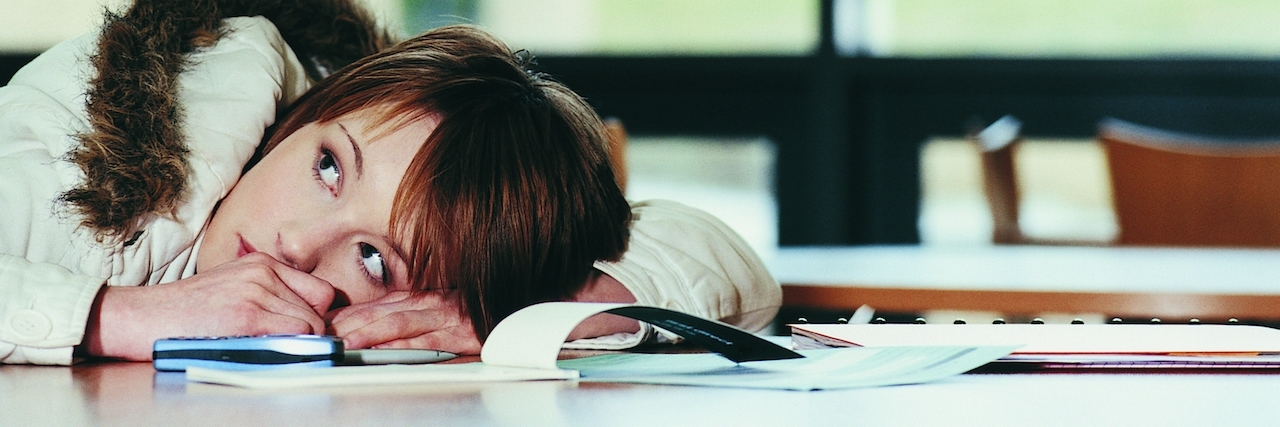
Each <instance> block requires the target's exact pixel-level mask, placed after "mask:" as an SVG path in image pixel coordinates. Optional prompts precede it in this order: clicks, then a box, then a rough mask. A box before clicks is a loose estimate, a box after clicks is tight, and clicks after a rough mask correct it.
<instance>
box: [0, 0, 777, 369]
mask: <svg viewBox="0 0 1280 427" xmlns="http://www.w3.org/2000/svg"><path fill="white" fill-rule="evenodd" d="M178 3H181V2H174V4H168V3H166V2H164V1H154V2H151V1H139V2H138V3H137V4H135V5H134V7H133V8H132V9H131V10H130V12H129V13H128V14H126V15H125V19H124V20H125V21H128V20H129V19H131V18H130V17H133V18H136V19H135V21H136V22H135V23H134V24H133V25H136V26H140V27H141V28H150V27H151V26H150V25H148V24H147V20H148V19H154V18H153V17H154V16H157V15H164V14H165V13H173V11H172V10H170V9H166V7H167V8H176V9H181V8H183V7H185V6H183V5H181V4H178ZM197 3H201V2H197ZM320 3H325V4H332V3H335V2H332V1H322V2H320ZM336 3H343V2H336ZM202 4H203V3H202ZM224 12H225V11H224ZM182 13H186V14H192V13H193V12H190V11H185V12H181V13H178V15H182ZM194 14H196V15H204V14H208V11H198V12H194ZM223 14H225V13H223ZM285 21H288V20H287V19H283V18H279V17H277V18H275V22H277V23H279V22H285ZM119 22H120V21H115V22H113V23H111V24H108V26H107V27H106V28H107V29H106V30H105V31H104V32H103V33H102V34H101V35H99V34H94V35H90V36H86V37H82V38H81V39H77V40H74V41H71V42H68V43H64V44H62V45H59V46H57V47H55V48H53V49H51V50H50V51H48V52H46V53H45V54H43V55H41V56H40V57H39V58H37V59H36V60H35V61H33V62H32V63H31V64H30V65H28V66H27V67H25V68H24V69H23V70H22V71H20V72H19V73H18V74H17V75H15V76H14V78H13V80H12V81H11V82H10V84H9V86H7V87H4V88H0V167H3V168H4V169H5V170H6V171H7V173H6V174H4V175H0V217H2V218H3V219H4V220H3V221H2V222H0V361H3V362H4V363H37V364H68V363H71V361H72V357H73V351H79V354H82V355H88V356H106V357H117V358H125V359H132V360H148V359H149V358H150V346H151V343H152V342H153V341H154V340H155V339H158V338H164V337H170V336H203V335H252V334H263V333H334V334H337V335H339V336H343V337H344V339H346V340H347V344H348V345H349V346H351V347H353V348H358V347H369V346H386V347H431V348H440V349H445V350H452V351H456V352H461V353H475V352H477V351H478V350H479V345H480V342H481V341H482V340H483V338H484V336H485V334H486V333H487V332H488V331H489V330H490V329H491V328H492V327H493V326H494V325H495V324H496V323H497V322H498V321H499V320H501V319H502V318H503V317H505V316H506V315H508V314H510V313H511V312H514V311H515V310H517V309H519V308H521V307H524V306H527V305H529V304H533V303H536V302H540V301H549V300H584V301H617V302H638V303H642V304H651V305H661V306H666V307H671V308H675V309H680V310H684V311H687V312H691V313H693V314H698V315H702V316H705V317H710V318H716V319H722V320H725V321H728V322H732V323H737V324H739V325H741V326H744V327H748V328H756V329H758V328H760V327H763V326H764V325H765V324H767V322H768V321H769V320H770V319H771V318H772V316H773V314H774V312H775V311H776V308H777V306H778V304H779V302H780V290H779V289H778V286H777V283H776V282H774V281H773V279H772V278H771V277H770V276H769V274H768V273H767V272H766V271H765V270H764V269H763V268H762V266H761V265H760V263H759V260H758V259H757V258H756V256H755V255H754V254H753V253H751V251H750V249H748V248H747V246H746V245H745V244H744V243H743V242H742V241H741V239H739V238H737V236H735V235H733V233H732V232H731V231H729V230H728V229H727V228H726V227H724V226H723V224H721V223H719V222H718V221H716V220H715V219H714V218H710V217H709V216H707V215H705V214H702V213H700V212H697V211H695V210H692V209H689V208H687V207H683V206H680V205H676V204H673V203H670V202H652V203H647V204H638V205H636V206H633V207H630V208H628V206H627V204H626V201H625V200H624V199H623V198H622V195H621V192H620V191H619V190H618V188H617V185H616V183H615V182H614V180H613V176H612V171H611V170H610V168H609V166H608V162H607V153H605V152H604V147H605V144H604V132H603V127H602V126H601V124H600V120H599V118H598V117H597V116H596V115H595V113H594V112H593V111H592V110H591V108H590V107H589V106H588V105H587V104H586V103H585V102H584V101H583V100H582V99H581V98H579V97H578V96H577V95H575V94H573V92H571V91H569V90H568V89H566V88H564V86H562V85H560V84H558V83H555V82H553V81H550V80H549V79H547V78H546V77H545V76H542V75H540V74H537V73H534V72H531V71H529V70H527V69H526V67H525V64H524V62H523V61H522V60H521V58H522V56H521V55H517V54H514V53H512V52H511V51H510V50H509V49H507V48H506V47H505V46H504V45H502V44H501V43H499V42H497V41H496V40H495V39H493V38H492V37H490V36H488V35H487V34H485V33H483V32H481V31H479V30H476V29H473V28H468V27H447V28H443V29H438V30H433V31H431V32H429V33H427V34H424V35H422V36H419V37H416V38H414V39H411V40H408V41H405V42H402V43H399V44H397V45H395V46H393V47H391V48H390V49H386V50H382V51H380V52H378V53H376V54H374V55H372V56H369V57H366V58H364V59H360V60H358V61H356V62H355V63H353V64H351V65H350V66H347V67H345V68H342V69H341V70H339V71H337V72H335V73H334V74H333V75H332V76H328V77H327V78H325V79H323V80H321V81H320V82H319V83H318V84H316V85H315V86H314V87H310V86H311V85H312V79H313V78H314V76H316V75H317V74H323V73H322V72H323V71H325V70H324V69H326V68H328V69H330V70H331V69H332V68H333V67H332V62H330V63H327V64H329V65H327V66H324V67H317V66H315V65H316V64H324V63H325V62H324V61H322V60H317V59H315V58H317V57H316V56H311V55H304V56H303V57H302V58H301V59H302V60H301V61H300V60H299V58H298V56H297V55H296V54H295V52H294V49H290V44H287V43H285V41H284V39H283V38H282V37H281V35H280V31H278V30H277V27H276V26H275V25H273V23H272V21H270V20H268V19H266V18H263V17H254V18H247V17H246V18H230V19H226V20H225V21H221V22H220V23H219V24H218V25H217V26H216V27H214V28H213V30H212V31H208V30H207V29H206V30H205V31H192V32H191V34H189V35H188V36H187V39H188V40H193V41H194V42H192V43H194V45H195V46H203V47H199V48H197V49H194V51H193V52H192V53H190V54H186V55H183V56H181V57H180V58H178V59H179V60H181V64H179V66H175V67H172V68H168V69H167V70H168V72H169V73H171V74H172V77H173V78H174V79H175V80H174V81H173V82H171V85H172V87H174V92H173V94H172V95H173V96H172V97H169V98H165V97H163V96H160V97H159V98H162V99H161V100H160V101H156V100H155V99H152V98H157V97H156V96H152V95H149V94H144V95H143V96H141V98H143V100H144V101H146V102H141V103H134V104H129V105H143V106H152V107H147V108H132V109H130V108H121V107H119V106H118V105H117V104H118V102H117V101H118V100H117V99H116V98H115V97H122V98H130V96H132V95H130V94H125V95H113V94H118V93H119V92H111V91H105V90H103V86H104V84H103V81H104V80H106V81H110V78H105V79H104V75H105V76H107V77H110V76H112V75H115V74H118V73H119V72H120V71H121V70H118V69H112V68H110V67H111V66H113V64H116V63H114V62H112V61H113V60H117V59H121V58H116V57H111V56H110V55H106V56H108V57H106V58H104V55H105V54H104V52H110V51H111V50H110V49H111V47H112V46H113V45H117V44H120V43H124V44H128V43H131V41H130V40H135V39H129V38H127V37H120V38H115V37H116V36H113V34H114V33H113V32H112V31H113V30H115V29H117V27H116V26H114V24H116V23H119ZM166 28H167V27H166ZM284 32H285V33H289V32H290V30H288V29H286V30H285V31H284ZM192 34H193V35H192ZM362 34H370V33H368V32H364V33H362ZM300 50H301V49H300ZM122 56H123V57H125V59H128V58H136V57H148V56H147V55H122ZM152 56H155V55H152ZM168 61H169V62H173V61H174V60H172V59H170V60H168ZM123 62H124V65H125V66H126V67H127V66H130V65H129V63H128V61H123ZM163 62H164V61H162V63H163ZM304 63H310V65H311V66H310V67H306V66H303V64H304ZM162 68H163V67H162ZM128 74H129V75H135V74H145V73H128ZM158 74H160V77H161V78H160V79H157V80H145V81H139V82H136V83H135V84H137V85H139V86H141V87H151V86H154V85H155V82H156V81H162V82H163V81H164V79H163V77H164V76H163V74H165V73H164V72H163V70H162V72H160V73H158ZM95 75H96V76H97V77H96V78H94V79H89V77H91V76H95ZM308 76H312V78H308ZM151 77H155V76H151ZM125 83H126V84H125V86H126V87H127V83H128V82H125ZM148 85H150V86H148ZM160 86H163V84H161V85H160ZM304 92H305V94H304ZM86 93H87V94H89V95H88V96H87V97H86V96H85V95H83V94H86ZM295 99H296V100H297V101H296V102H294V101H295ZM286 106H289V107H288V108H289V110H288V113H287V114H286V115H284V116H283V117H284V118H283V119H282V120H281V121H280V122H279V123H278V124H275V125H274V126H273V127H272V128H271V129H270V130H268V126H271V125H272V124H273V122H274V118H275V117H276V113H277V111H278V110H283V109H285V108H286ZM121 116H123V117H121ZM113 117H114V119H113ZM138 123H147V125H143V126H139V125H138ZM165 129H170V130H176V131H172V132H162V130H165ZM156 135H162V136H163V137H162V138H158V139H160V140H162V141H160V142H172V140H173V139H178V140H180V141H182V143H180V144H176V148H175V147H168V148H166V147H164V146H161V147H160V148H156V147H155V145H154V144H142V146H143V147H142V148H141V149H138V148H133V149H123V148H121V147H133V145H138V144H136V142H137V141H138V140H142V141H148V140H150V139H156V137H155V136H156ZM264 135H267V138H266V142H265V143H263V144H259V141H262V140H263V136H264ZM130 144H133V145H130ZM135 151H141V152H140V153H138V154H137V156H138V157H139V158H138V159H135V160H136V161H133V162H132V163H129V162H126V163H129V164H132V165H134V166H138V165H141V166H140V167H134V168H133V169H130V168H129V167H115V166H111V165H114V164H113V163H111V162H112V160H111V157H112V156H119V155H121V153H125V155H129V154H133V153H134V152H135ZM175 164H176V165H179V167H176V168H171V166H173V165H175ZM104 165H105V166H104ZM104 170H105V172H104ZM163 171H178V173H174V172H168V173H161V172H163ZM242 171H243V176H242ZM131 172H132V174H131ZM113 174H114V175H113ZM138 175H141V176H144V177H145V179H141V180H138V179H134V178H135V177H136V176H138ZM103 177H106V178H103ZM155 177H160V178H159V179H153V178H155ZM135 181H144V182H146V181H149V182H150V183H151V185H150V186H147V185H143V186H142V189H139V187H138V186H131V185H126V184H130V183H133V182H135ZM156 187H159V188H161V190H164V191H161V192H160V193H161V196H151V194H153V193H155V192H154V191H151V189H154V188H156ZM165 187H170V188H165ZM173 188H177V189H178V190H179V191H176V192H172V191H169V190H172V189H173ZM166 192H169V193H171V196H172V195H174V194H176V197H170V198H169V199H168V200H169V201H168V202H165V200H166V196H164V195H163V194H164V193H166ZM95 194H96V195H98V196H96V199H95V196H94V195H95ZM138 194H145V195H147V196H146V197H142V199H143V201H141V202H129V203H124V205H129V204H130V203H135V204H141V205H143V206H145V209H142V210H141V213H140V214H136V215H128V214H126V215H124V217H125V218H124V220H120V215H119V214H118V213H117V210H113V209H109V208H103V206H108V207H109V206H111V205H112V204H113V203H115V202H116V201H118V200H120V199H126V198H127V197H126V196H136V195H138ZM94 200H98V202H95V201H94ZM129 200H132V199H129ZM117 204H118V203H117ZM624 252H625V253H624ZM103 285H107V286H103ZM140 285H158V286H140ZM653 334H654V331H652V330H651V328H650V327H649V326H647V325H638V324H636V323H635V322H630V321H623V320H619V319H608V318H600V319H592V320H591V321H589V322H588V323H584V325H583V326H582V327H580V328H579V330H578V331H575V334H574V337H573V338H588V339H587V340H584V341H579V342H578V344H579V345H582V346H590V347H598V348H620V347H626V346H630V345H634V344H636V343H638V342H640V341H642V340H644V339H646V338H648V337H649V336H651V335H653Z"/></svg>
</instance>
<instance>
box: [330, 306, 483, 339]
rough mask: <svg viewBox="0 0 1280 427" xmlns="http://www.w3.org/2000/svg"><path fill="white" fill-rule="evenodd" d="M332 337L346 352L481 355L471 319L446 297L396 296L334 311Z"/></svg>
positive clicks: (331, 314) (332, 315)
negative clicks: (418, 350) (411, 350)
mask: <svg viewBox="0 0 1280 427" xmlns="http://www.w3.org/2000/svg"><path fill="white" fill-rule="evenodd" d="M329 317H330V318H331V319H332V321H331V324H332V329H331V331H330V332H331V333H333V334H334V335H337V336H340V337H342V340H343V341H344V344H345V345H346V347H347V348H370V347H376V348H427V349H433V350H443V351H448V352H450V353H455V354H480V340H479V339H478V338H476V332H475V328H473V327H472V326H471V325H472V324H471V318H470V317H467V316H465V315H459V314H458V305H457V300H456V299H454V297H453V296H452V295H447V294H445V293H442V292H407V291H395V292H392V293H390V294H388V295H386V296H384V297H382V298H379V299H377V300H374V301H370V302H367V303H363V304H355V305H351V306H347V307H343V308H340V309H337V310H334V311H333V312H331V313H330V316H329Z"/></svg>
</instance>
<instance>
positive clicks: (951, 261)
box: [768, 246, 1280, 320]
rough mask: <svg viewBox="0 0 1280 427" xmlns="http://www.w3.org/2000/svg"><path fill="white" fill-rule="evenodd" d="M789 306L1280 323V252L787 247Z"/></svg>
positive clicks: (780, 259)
mask: <svg viewBox="0 0 1280 427" xmlns="http://www.w3.org/2000/svg"><path fill="white" fill-rule="evenodd" d="M768 264H769V266H770V269H771V271H772V272H773V274H774V276H775V277H776V278H777V279H778V281H780V282H782V284H783V295H784V296H783V303H784V305H786V306H790V307H814V308H822V309H832V310H848V311H849V312H852V310H854V309H857V308H858V307H859V306H861V305H863V304H867V305H870V306H871V307H874V308H876V309H877V310H884V311H896V312H907V313H910V312H921V311H925V310H936V309H953V310H985V311H996V312H1004V313H1022V314H1026V313H1039V312H1059V313H1073V312H1074V313H1104V314H1107V315H1111V316H1136V317H1161V318H1181V319H1186V318H1191V317H1198V318H1201V319H1222V320H1225V319H1227V318H1229V317H1235V318H1241V319H1266V320H1280V250H1276V249H1216V248H1214V249H1211V248H1139V247H1068V246H977V247H959V246H956V247H948V246H858V247H795V248H783V249H781V250H779V251H778V253H777V255H776V256H775V257H774V258H772V259H771V260H770V262H769V263H768Z"/></svg>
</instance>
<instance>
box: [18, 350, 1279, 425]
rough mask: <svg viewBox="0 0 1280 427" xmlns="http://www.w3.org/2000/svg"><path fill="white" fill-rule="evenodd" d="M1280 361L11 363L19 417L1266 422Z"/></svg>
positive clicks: (143, 421) (80, 420)
mask: <svg viewBox="0 0 1280 427" xmlns="http://www.w3.org/2000/svg"><path fill="white" fill-rule="evenodd" d="M1277 390H1280V375H1257V374H1253V375H1249V374H1182V375H1167V374H999V375H996V374H984V375H961V376H957V377H952V378H950V379H947V380H944V381H941V382H936V383H929V384H921V385H911V386H898V387H883V388H871V389H858V390H839V391H819V392H791V391H772V390H742V389H718V388H701V387H682V386H642V385H635V386H632V385H609V384H587V383H577V382H570V381H554V382H523V383H492V384H447V385H419V386H392V387H350V388H336V389H304V390H289V391H258V390H247V389H239V388H234V387H226V386H215V385H207V384H187V383H185V382H184V381H182V374H168V373H166V374H157V373H156V372H155V371H154V370H153V369H152V368H151V365H150V364H146V363H121V362H114V363H96V364H87V365H80V366H75V367H69V368H68V367H35V366H0V414H2V415H0V421H3V422H0V424H4V425H6V426H8V425H13V426H26V425H42V426H43V425H57V426H81V425H101V426H115V425H120V426H150V425H183V426H187V425H211V426H212V425H216V426H257V425H264V426H276V427H279V426H292V425H301V426H308V427H322V426H342V427H351V426H360V425H376V426H396V425H448V426H521V427H524V426H612V425H617V426H627V425H636V426H653V425H662V426H664V427H675V426H685V425H688V426H711V425H726V426H783V425H806V426H824V425H866V426H874V425H921V426H924V425H954V426H965V425H982V426H1091V425H1161V426H1196V427H1203V426H1207V425H1232V426H1247V425H1260V426H1261V425H1267V426H1271V425H1274V424H1275V422H1276V421H1275V420H1276V419H1278V418H1280V413H1278V411H1277V409H1275V400H1276V396H1277V394H1278V393H1280V392H1278V391H1277Z"/></svg>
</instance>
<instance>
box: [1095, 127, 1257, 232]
mask: <svg viewBox="0 0 1280 427" xmlns="http://www.w3.org/2000/svg"><path fill="white" fill-rule="evenodd" d="M1098 138H1099V140H1101V141H1102V143H1103V146H1104V148H1105V150H1106V153H1107V163H1108V167H1109V169H1110V173H1111V183H1112V197H1113V198H1114V204H1115V210H1116V218H1117V220H1118V222H1119V228H1120V235H1119V236H1118V238H1117V241H1116V244H1119V245H1166V246H1167V245H1173V246H1245V247H1262V246H1280V139H1277V140H1271V141H1268V140H1251V141H1246V140H1230V139H1223V138H1212V137H1206V136H1201V135H1190V134H1182V133H1175V132H1169V131H1165V130H1160V129H1155V128H1150V127H1145V126H1140V125H1136V124H1132V123H1128V122H1123V121H1120V120H1115V119H1108V120H1104V121H1103V122H1102V123H1101V124H1100V125H1099V127H1098Z"/></svg>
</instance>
